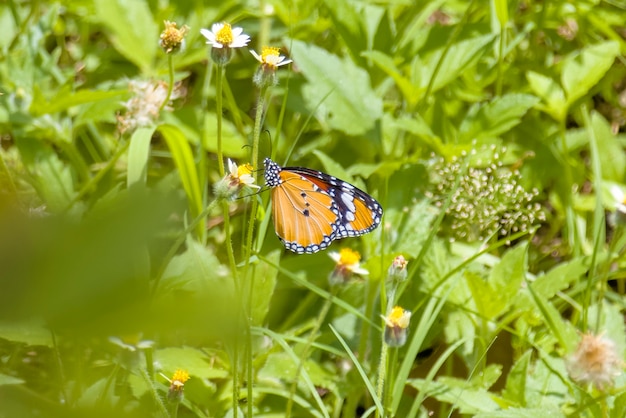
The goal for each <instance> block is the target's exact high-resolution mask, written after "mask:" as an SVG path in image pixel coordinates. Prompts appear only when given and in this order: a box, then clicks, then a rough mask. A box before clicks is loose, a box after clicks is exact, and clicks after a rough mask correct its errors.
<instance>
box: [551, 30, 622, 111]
mask: <svg viewBox="0 0 626 418" xmlns="http://www.w3.org/2000/svg"><path fill="white" fill-rule="evenodd" d="M619 55H620V47H619V43H617V41H607V42H603V43H600V44H596V45H592V46H590V47H587V48H585V49H583V50H582V51H576V52H573V53H571V54H570V55H568V56H567V57H565V59H564V60H563V62H562V65H563V67H562V68H563V70H562V73H561V83H562V84H563V88H564V89H565V93H566V95H567V104H568V105H571V104H572V103H574V102H575V101H576V100H578V99H579V98H581V97H582V96H584V95H586V94H587V93H588V92H589V90H591V88H592V87H593V86H595V85H596V84H597V83H598V81H600V79H601V78H602V77H603V76H604V74H606V72H607V71H608V70H609V68H611V65H613V62H614V61H615V58H617V57H618V56H619Z"/></svg>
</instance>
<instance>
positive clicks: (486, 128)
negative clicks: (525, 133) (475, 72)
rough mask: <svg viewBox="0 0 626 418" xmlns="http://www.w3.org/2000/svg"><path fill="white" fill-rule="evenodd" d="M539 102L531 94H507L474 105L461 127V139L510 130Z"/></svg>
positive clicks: (486, 136) (499, 133) (470, 138)
mask: <svg viewBox="0 0 626 418" xmlns="http://www.w3.org/2000/svg"><path fill="white" fill-rule="evenodd" d="M538 102H539V99H538V98H537V97H535V96H531V95H530V94H507V95H504V96H499V97H497V98H494V99H493V100H492V101H491V102H489V103H485V104H477V105H475V106H473V107H472V108H471V109H470V111H469V112H468V114H467V116H466V117H465V119H464V120H463V122H462V123H461V127H460V128H459V135H460V141H461V142H468V141H471V140H473V139H477V138H492V137H497V136H499V135H501V134H503V133H505V132H508V131H509V130H510V129H511V128H513V127H514V126H516V125H517V124H519V123H520V122H521V121H522V117H523V116H524V115H525V114H526V112H528V110H529V109H531V108H532V107H533V106H535V105H536V104H537V103H538Z"/></svg>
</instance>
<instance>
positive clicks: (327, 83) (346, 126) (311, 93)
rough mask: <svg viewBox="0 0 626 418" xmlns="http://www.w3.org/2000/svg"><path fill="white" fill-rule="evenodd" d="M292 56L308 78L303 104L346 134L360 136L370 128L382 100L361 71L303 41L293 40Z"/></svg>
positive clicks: (373, 124) (381, 105)
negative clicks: (316, 110) (304, 102)
mask: <svg viewBox="0 0 626 418" xmlns="http://www.w3.org/2000/svg"><path fill="white" fill-rule="evenodd" d="M292 55H293V57H294V60H295V62H297V63H298V67H299V68H300V70H301V71H302V73H303V74H304V76H305V77H306V78H307V80H308V83H307V85H306V86H305V87H304V96H305V99H306V101H307V105H308V107H309V109H310V110H313V109H316V108H317V109H318V116H319V117H320V118H321V119H322V121H323V122H325V123H327V124H328V125H330V126H331V127H332V128H334V129H338V130H340V131H342V132H345V133H346V134H349V135H363V134H365V133H366V132H367V131H369V130H371V129H373V128H374V126H375V122H376V121H377V120H379V119H380V118H381V117H382V114H383V112H382V110H383V103H382V100H381V99H380V97H378V96H377V95H376V94H375V93H374V91H373V90H372V88H371V85H370V78H369V75H368V73H367V72H366V71H365V70H363V69H361V68H359V67H357V66H356V65H355V64H354V63H353V62H352V61H350V60H349V59H348V58H343V59H341V58H339V57H338V56H336V55H333V54H331V53H329V52H328V51H326V50H324V49H322V48H319V47H317V46H314V45H312V44H308V43H306V42H301V41H293V47H292ZM329 93H330V94H329ZM320 103H321V105H320ZM318 105H319V107H318Z"/></svg>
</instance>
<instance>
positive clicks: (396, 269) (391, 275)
mask: <svg viewBox="0 0 626 418" xmlns="http://www.w3.org/2000/svg"><path fill="white" fill-rule="evenodd" d="M408 264H409V262H408V260H407V259H406V258H404V256H402V255H399V256H397V257H396V258H394V259H393V261H392V262H391V265H390V266H389V269H388V270H387V280H389V281H391V282H396V283H399V282H403V281H405V280H406V278H407V275H408V272H407V269H406V266H407V265H408Z"/></svg>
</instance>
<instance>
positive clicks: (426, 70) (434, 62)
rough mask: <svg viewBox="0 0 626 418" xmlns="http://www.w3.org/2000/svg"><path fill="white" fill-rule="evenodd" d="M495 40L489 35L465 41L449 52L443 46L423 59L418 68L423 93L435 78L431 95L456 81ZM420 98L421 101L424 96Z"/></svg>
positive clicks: (454, 46) (456, 44)
mask: <svg viewBox="0 0 626 418" xmlns="http://www.w3.org/2000/svg"><path fill="white" fill-rule="evenodd" d="M494 38H495V36H494V35H491V34H489V35H483V36H478V37H476V38H471V39H467V40H463V41H460V42H457V43H455V44H454V45H452V46H451V47H450V48H449V49H448V50H447V52H446V47H445V46H443V47H441V48H439V49H437V50H436V51H434V52H433V53H432V54H430V55H427V56H425V57H423V58H422V60H421V61H422V65H420V66H418V67H417V68H418V70H419V71H420V75H419V80H420V87H421V88H422V91H423V92H425V91H426V87H427V86H428V84H429V83H430V82H431V79H432V78H433V77H434V78H435V80H434V82H433V83H432V90H431V93H432V92H436V91H437V90H439V89H441V88H443V87H445V86H447V85H448V84H450V83H451V82H452V81H455V80H456V79H457V78H458V77H459V76H460V75H461V74H463V72H465V71H466V70H467V68H468V67H470V66H473V65H474V64H475V63H476V62H477V61H478V59H479V58H480V57H481V56H482V55H483V54H484V53H485V52H486V51H487V50H488V48H487V45H489V44H490V43H491V42H492V41H493V40H494ZM444 52H446V55H445V57H444V58H443V61H442V62H441V66H439V67H438V63H439V61H440V59H441V56H442V54H443V53H444ZM414 68H415V67H414ZM435 71H436V72H435ZM419 98H420V99H421V98H422V95H420V96H419Z"/></svg>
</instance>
